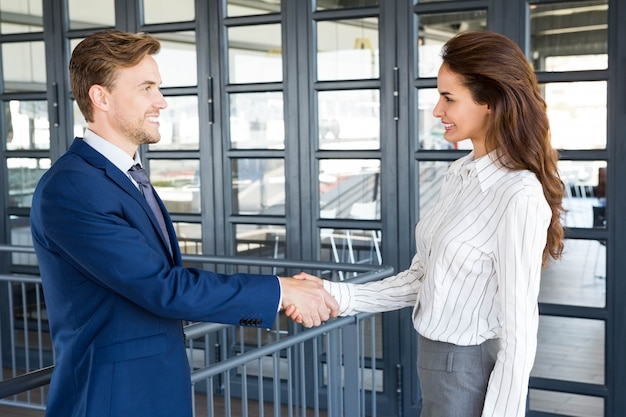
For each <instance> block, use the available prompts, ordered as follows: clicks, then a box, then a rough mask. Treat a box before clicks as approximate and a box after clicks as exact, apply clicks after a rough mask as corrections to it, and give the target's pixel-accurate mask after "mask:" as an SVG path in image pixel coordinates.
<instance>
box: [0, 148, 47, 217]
mask: <svg viewBox="0 0 626 417" xmlns="http://www.w3.org/2000/svg"><path fill="white" fill-rule="evenodd" d="M49 168H50V159H48V158H7V171H8V173H9V178H8V179H9V181H8V182H9V207H30V206H31V204H32V201H33V193H34V192H35V187H36V186H37V183H38V182H39V180H40V179H41V176H42V175H43V174H45V173H46V171H47V170H48V169H49Z"/></svg>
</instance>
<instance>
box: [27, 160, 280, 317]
mask: <svg viewBox="0 0 626 417" xmlns="http://www.w3.org/2000/svg"><path fill="white" fill-rule="evenodd" d="M92 171H95V170H92ZM92 171H89V170H87V171H86V172H85V171H80V170H67V169H66V170H60V171H57V172H56V173H55V175H51V176H49V177H48V178H46V180H45V181H43V180H42V183H41V184H40V186H39V187H38V190H37V191H36V193H35V196H34V198H33V207H32V211H31V226H32V232H33V238H34V241H35V242H34V243H35V247H36V249H38V258H39V264H40V269H41V275H42V278H44V279H48V280H50V279H59V280H61V279H63V280H66V281H67V282H71V281H72V280H74V281H75V282H74V285H80V282H81V281H80V280H81V279H87V280H90V281H92V282H96V283H97V284H98V285H100V286H103V287H105V288H107V289H108V290H109V291H113V292H115V293H117V294H119V295H120V296H122V297H125V298H127V299H128V300H131V301H132V302H133V303H135V304H137V305H139V306H141V307H142V308H144V309H146V310H149V311H151V312H152V313H154V314H157V315H159V316H163V317H167V318H176V319H182V320H191V321H211V322H220V323H226V324H236V325H240V324H244V325H255V326H261V327H271V326H272V325H273V323H274V320H275V318H276V312H277V310H278V302H279V298H280V285H279V282H278V279H277V278H276V277H275V276H274V275H257V274H234V275H225V274H218V273H213V272H210V271H205V270H200V269H194V268H184V267H182V266H180V265H173V263H172V260H171V258H169V256H168V255H167V253H166V252H165V251H164V250H163V245H162V244H161V242H160V241H159V238H158V236H157V234H156V233H157V231H156V230H155V229H154V227H153V226H152V224H151V223H150V221H149V219H148V217H147V216H146V214H145V212H144V210H143V209H142V207H141V205H140V204H139V203H138V202H137V201H136V200H135V198H133V196H132V194H131V191H130V190H132V188H130V187H132V184H131V182H130V180H128V184H129V188H127V189H125V188H123V187H120V186H119V185H118V184H116V183H115V182H113V181H111V180H110V179H108V178H106V177H104V176H103V175H102V172H101V171H99V172H97V173H96V172H92ZM96 174H98V175H96ZM121 175H123V173H122V174H121ZM40 255H41V256H40ZM61 275H64V276H61ZM244 321H245V322H244Z"/></svg>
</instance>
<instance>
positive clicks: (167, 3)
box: [141, 0, 196, 25]
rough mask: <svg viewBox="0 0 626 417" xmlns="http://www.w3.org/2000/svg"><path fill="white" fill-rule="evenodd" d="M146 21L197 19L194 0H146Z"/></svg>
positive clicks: (144, 6)
mask: <svg viewBox="0 0 626 417" xmlns="http://www.w3.org/2000/svg"><path fill="white" fill-rule="evenodd" d="M141 3H143V11H144V15H143V17H144V23H145V24H147V25H149V24H153V23H168V22H187V21H192V20H194V19H195V16H196V14H195V10H194V0H176V1H175V2H173V1H171V0H144V1H143V2H141Z"/></svg>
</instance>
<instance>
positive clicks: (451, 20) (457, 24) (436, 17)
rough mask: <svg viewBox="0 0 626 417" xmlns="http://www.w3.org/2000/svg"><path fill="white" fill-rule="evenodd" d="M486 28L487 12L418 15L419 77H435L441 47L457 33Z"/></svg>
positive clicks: (439, 61)
mask: <svg viewBox="0 0 626 417" xmlns="http://www.w3.org/2000/svg"><path fill="white" fill-rule="evenodd" d="M486 28H487V12H486V11H485V10H475V11H466V12H453V13H437V14H420V15H419V35H418V36H419V37H418V39H417V45H416V46H417V51H418V52H417V55H418V59H419V62H418V73H419V76H420V77H436V76H437V72H438V71H439V66H440V65H441V47H442V46H443V44H444V43H446V41H447V40H448V39H450V38H451V37H453V36H454V35H456V34H457V33H459V32H463V31H466V30H472V29H486Z"/></svg>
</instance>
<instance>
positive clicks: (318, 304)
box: [280, 272, 339, 327]
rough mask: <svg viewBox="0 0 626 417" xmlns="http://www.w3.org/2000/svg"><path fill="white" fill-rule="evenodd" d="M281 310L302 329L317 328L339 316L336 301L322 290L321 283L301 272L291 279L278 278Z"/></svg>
mask: <svg viewBox="0 0 626 417" xmlns="http://www.w3.org/2000/svg"><path fill="white" fill-rule="evenodd" d="M280 285H281V289H282V304H281V306H280V308H281V310H283V311H284V312H285V315H286V316H287V317H289V318H291V319H292V320H293V321H295V322H296V323H300V324H302V325H303V326H304V327H314V326H319V325H320V324H322V323H323V322H325V321H326V320H328V319H329V318H331V317H337V315H338V314H339V304H338V303H337V300H335V298H334V297H333V296H332V295H330V293H329V292H328V291H326V290H325V289H324V285H323V281H322V280H321V279H320V278H318V277H316V276H313V275H309V274H307V273H304V272H301V273H299V274H298V275H294V276H293V277H291V278H286V277H280Z"/></svg>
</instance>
